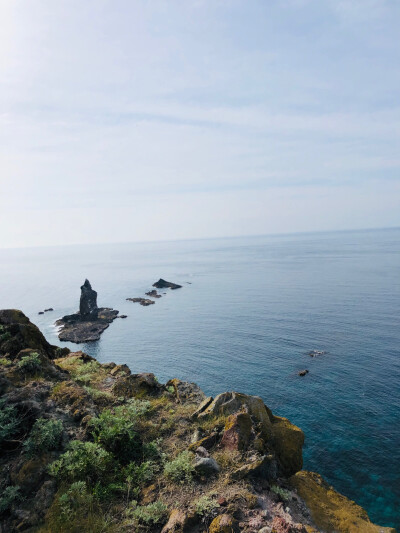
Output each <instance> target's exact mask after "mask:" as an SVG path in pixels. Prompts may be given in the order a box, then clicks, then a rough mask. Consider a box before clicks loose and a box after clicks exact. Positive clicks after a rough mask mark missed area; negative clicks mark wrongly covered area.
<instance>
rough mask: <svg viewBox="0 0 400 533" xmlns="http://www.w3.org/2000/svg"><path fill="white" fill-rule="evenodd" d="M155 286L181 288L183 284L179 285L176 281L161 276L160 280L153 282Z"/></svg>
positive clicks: (158, 287)
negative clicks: (166, 279)
mask: <svg viewBox="0 0 400 533" xmlns="http://www.w3.org/2000/svg"><path fill="white" fill-rule="evenodd" d="M153 287H156V289H173V290H175V289H181V288H182V285H177V284H176V283H172V282H171V281H165V279H162V278H160V279H159V280H158V281H156V282H155V283H153Z"/></svg>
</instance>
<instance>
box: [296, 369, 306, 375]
mask: <svg viewBox="0 0 400 533" xmlns="http://www.w3.org/2000/svg"><path fill="white" fill-rule="evenodd" d="M308 372H309V371H308V370H299V372H297V375H298V376H305V375H306V374H308Z"/></svg>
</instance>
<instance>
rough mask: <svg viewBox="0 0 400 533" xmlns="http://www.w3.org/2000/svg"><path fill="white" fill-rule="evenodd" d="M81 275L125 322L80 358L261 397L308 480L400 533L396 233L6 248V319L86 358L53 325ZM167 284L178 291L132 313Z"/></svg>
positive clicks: (73, 298)
mask: <svg viewBox="0 0 400 533" xmlns="http://www.w3.org/2000/svg"><path fill="white" fill-rule="evenodd" d="M86 277H87V278H89V280H90V281H91V283H92V285H93V288H94V289H95V290H97V291H98V294H99V296H98V303H99V305H102V306H110V307H114V308H116V309H119V311H120V313H124V314H127V315H128V318H127V319H125V320H116V321H115V322H114V323H113V324H112V325H111V326H110V327H109V328H108V329H107V330H106V331H105V332H104V334H103V335H102V337H101V339H100V341H98V342H95V343H88V344H84V345H79V349H83V350H84V351H86V352H87V353H89V354H90V355H93V356H94V357H96V358H97V359H98V360H99V361H101V362H105V361H115V362H117V363H126V364H128V365H129V366H130V368H131V369H132V371H133V372H141V371H151V372H154V373H155V374H156V375H157V376H158V377H159V379H160V380H162V381H166V380H167V379H169V378H171V377H178V378H180V379H183V380H189V381H195V382H197V383H198V384H199V385H200V386H201V387H202V388H203V390H204V391H205V392H206V393H208V394H212V395H215V394H218V393H219V392H223V391H225V390H239V391H242V392H245V393H249V394H256V395H259V396H261V397H262V398H263V399H264V401H265V403H266V404H267V405H268V406H269V407H270V408H271V409H272V410H273V412H274V413H275V414H279V415H282V416H286V417H288V418H290V420H291V421H292V422H293V423H295V424H297V425H298V426H300V427H301V428H302V429H303V430H304V432H305V435H306V442H305V447H304V468H306V469H309V470H314V471H317V472H319V473H320V474H322V475H323V476H324V477H325V478H326V479H327V480H328V481H329V482H330V483H332V484H333V485H334V487H335V488H336V489H337V490H339V491H340V492H342V493H343V494H345V495H346V496H348V497H350V498H351V499H354V500H355V501H356V502H357V503H359V504H360V505H362V506H363V507H364V508H365V509H366V510H367V511H368V513H369V516H370V518H371V520H373V521H374V522H376V523H378V524H380V525H387V526H396V527H400V357H399V356H400V229H388V230H375V231H359V232H340V233H319V234H302V235H286V236H266V237H251V238H236V239H215V240H197V241H181V242H164V243H145V244H143V243H141V244H115V245H102V246H97V245H96V246H71V247H53V248H30V249H18V250H0V307H1V308H9V307H13V308H19V309H22V310H23V311H24V312H25V313H26V314H27V315H28V316H29V317H30V319H31V320H32V321H33V322H35V323H36V324H37V325H38V326H39V327H40V329H41V330H42V331H43V332H44V334H45V335H46V337H47V339H48V340H49V341H50V342H52V343H53V344H61V345H67V346H69V347H70V348H73V349H77V348H78V347H77V345H73V344H69V343H60V342H59V341H58V338H57V336H56V330H55V328H54V325H53V323H54V321H55V320H56V318H58V317H60V316H62V315H64V314H67V313H71V312H74V311H76V309H77V307H78V301H79V294H80V289H79V287H80V285H81V284H82V283H83V281H84V279H85V278H86ZM159 277H163V278H165V279H167V280H171V281H174V282H177V283H181V284H182V285H183V288H182V289H180V290H177V291H161V292H167V294H165V295H163V297H162V298H161V299H159V300H157V301H156V303H155V305H152V306H150V307H142V306H140V305H138V304H134V303H131V302H128V301H126V298H127V297H135V296H143V295H144V293H145V292H146V291H147V290H149V288H150V286H151V284H152V283H153V282H154V281H155V280H157V279H158V278H159ZM48 307H54V309H55V312H53V313H46V314H44V315H38V311H39V310H42V309H44V308H48ZM314 349H316V350H323V351H326V352H327V353H326V354H325V355H323V356H320V357H316V358H311V357H310V356H309V355H307V353H308V352H309V351H310V350H314ZM304 368H307V369H308V370H309V374H308V375H307V376H305V377H303V378H301V377H299V376H298V375H297V371H298V370H301V369H304Z"/></svg>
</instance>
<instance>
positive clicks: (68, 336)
mask: <svg viewBox="0 0 400 533" xmlns="http://www.w3.org/2000/svg"><path fill="white" fill-rule="evenodd" d="M117 316H118V311H116V310H115V309H111V308H110V307H98V306H97V292H96V291H95V290H93V289H92V286H91V284H90V282H89V280H87V279H86V280H85V283H84V284H83V285H82V286H81V297H80V302H79V311H78V312H77V313H74V314H72V315H65V316H63V317H62V318H60V319H58V320H57V321H56V326H59V328H60V329H59V332H58V338H59V339H60V341H70V342H75V343H80V342H90V341H97V340H99V338H100V335H101V334H102V333H103V331H104V330H105V329H107V328H108V326H109V325H110V323H111V322H112V321H113V320H115V319H116V318H117Z"/></svg>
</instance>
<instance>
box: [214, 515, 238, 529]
mask: <svg viewBox="0 0 400 533" xmlns="http://www.w3.org/2000/svg"><path fill="white" fill-rule="evenodd" d="M208 531H209V533H239V531H240V529H239V525H238V522H237V520H235V519H234V518H233V517H232V516H230V515H229V514H221V515H219V516H217V517H216V518H214V520H213V521H212V522H211V524H210V528H209V530H208Z"/></svg>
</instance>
